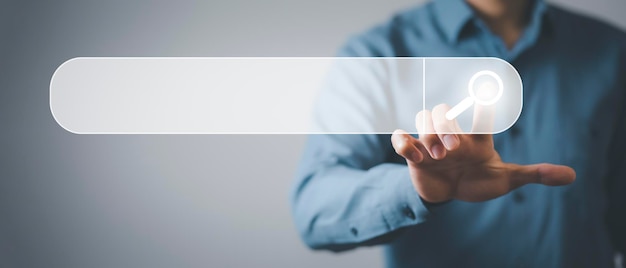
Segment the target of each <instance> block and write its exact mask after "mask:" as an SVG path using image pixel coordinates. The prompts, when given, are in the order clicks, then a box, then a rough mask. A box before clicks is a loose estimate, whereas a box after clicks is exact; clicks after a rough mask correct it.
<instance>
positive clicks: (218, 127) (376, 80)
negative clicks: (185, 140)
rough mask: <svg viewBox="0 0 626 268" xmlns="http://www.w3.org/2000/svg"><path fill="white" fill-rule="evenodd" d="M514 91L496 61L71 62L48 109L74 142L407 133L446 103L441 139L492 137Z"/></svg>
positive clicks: (510, 114)
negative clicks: (78, 138) (446, 124)
mask: <svg viewBox="0 0 626 268" xmlns="http://www.w3.org/2000/svg"><path fill="white" fill-rule="evenodd" d="M522 94H523V93H522V83H521V79H520V77H519V75H518V73H517V71H516V70H515V69H514V68H513V67H512V66H511V65H510V64H508V63H507V62H505V61H503V60H501V59H498V58H206V57H204V58H74V59H71V60H68V61H67V62H65V63H63V64H62V65H61V66H59V67H58V69H57V70H56V72H55V73H54V75H53V77H52V79H51V82H50V108H51V111H52V114H53V115H54V118H55V119H56V121H57V122H58V123H59V125H61V126H62V127H63V128H65V129H66V130H68V131H70V132H73V133H79V134H149V133H154V134H164V133H176V134H227V133H232V134H260V133H263V134H289V133H293V134H297V133H330V134H332V133H337V134H338V133H362V134H372V133H392V132H393V131H394V130H395V129H398V128H400V129H404V130H406V131H408V132H413V133H414V132H416V115H417V114H418V112H420V111H422V110H424V109H428V110H432V109H433V108H434V107H436V106H437V105H440V104H447V105H448V108H446V109H435V111H436V112H437V111H438V112H439V113H440V114H437V115H435V114H433V116H439V118H444V117H445V118H446V119H445V120H448V121H450V122H454V121H456V123H457V124H458V128H454V129H449V130H447V132H454V133H461V132H463V133H498V132H502V131H505V130H506V129H508V128H509V127H511V126H512V125H513V124H514V123H515V121H516V120H517V118H518V116H519V114H520V113H521V109H522ZM440 108H441V107H440ZM448 109H449V110H448ZM441 111H444V112H445V113H443V114H441ZM426 114H428V113H421V114H420V116H421V115H426ZM422 119H430V118H426V117H424V118H422ZM417 121H419V122H422V124H425V123H426V122H429V121H428V120H417ZM440 121H441V120H439V121H437V122H440ZM421 129H426V130H427V129H428V128H427V127H424V126H422V127H421Z"/></svg>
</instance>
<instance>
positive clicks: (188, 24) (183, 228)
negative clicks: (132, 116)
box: [0, 0, 626, 267]
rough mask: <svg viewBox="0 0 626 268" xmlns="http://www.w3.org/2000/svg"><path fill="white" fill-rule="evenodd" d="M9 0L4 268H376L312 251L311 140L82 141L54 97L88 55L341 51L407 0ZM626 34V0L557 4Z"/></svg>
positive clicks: (371, 254) (3, 20) (1, 23)
mask: <svg viewBox="0 0 626 268" xmlns="http://www.w3.org/2000/svg"><path fill="white" fill-rule="evenodd" d="M50 2H54V3H45V2H44V1H41V2H39V3H37V2H31V1H25V0H16V1H6V0H3V1H2V2H0V89H1V90H0V103H1V105H0V122H2V125H1V128H0V129H1V132H0V133H1V135H2V136H1V137H0V144H1V147H0V150H1V153H2V154H1V158H0V160H1V162H0V267H355V266H359V267H377V266H380V265H382V261H381V256H380V255H381V254H380V252H379V249H376V248H373V249H360V250H357V251H353V252H350V253H345V254H339V255H337V254H330V253H324V252H312V251H309V250H308V249H306V248H305V247H304V246H303V244H302V243H301V242H300V241H299V238H298V237H297V234H296V232H295V230H294V227H293V225H292V222H291V217H290V213H289V204H288V190H289V187H290V183H291V179H292V174H293V173H294V170H295V166H296V163H297V160H298V157H299V154H300V150H301V148H302V145H303V142H304V137H303V136H295V135H292V136H289V135H282V136H280V135H278V136H253V135H233V136H202V135H188V136H183V135H179V136H173V135H170V136H167V135H153V136H145V135H143V136H106V135H90V136H80V135H73V134H70V133H68V132H65V131H64V130H63V129H61V128H60V127H59V126H58V125H56V123H55V122H54V121H53V119H52V116H51V114H50V111H49V107H48V83H49V79H50V77H51V75H52V73H53V71H54V70H55V69H56V67H57V66H58V65H59V64H61V63H62V62H63V61H65V60H67V59H69V58H72V57H76V56H331V55H333V54H334V52H335V50H336V48H337V47H338V46H339V45H340V44H341V43H342V42H343V41H344V40H345V39H346V38H347V37H348V36H349V35H350V34H353V33H357V32H359V31H361V30H363V29H366V28H368V27H369V26H371V25H372V24H374V23H376V22H380V21H383V20H384V19H385V18H387V17H388V16H390V15H391V14H392V13H393V12H394V11H397V10H399V9H402V8H405V7H408V6H412V5H415V4H418V3H419V2H420V1H409V0H387V1H382V0H378V1H374V0H367V1H365V0H343V1H336V0H334V1H330V0H318V1H294V0H257V1H244V0H218V1H204V2H200V1H198V2H192V1H67V0H62V1H50ZM555 2H560V3H562V4H563V5H566V6H568V7H571V8H572V9H576V10H581V11H584V12H586V13H588V14H593V15H595V16H598V17H602V18H603V19H605V20H607V21H610V22H612V23H614V24H615V25H617V26H619V27H621V28H622V29H626V17H624V16H623V14H624V11H626V1H623V0H601V1H585V0H560V1H555Z"/></svg>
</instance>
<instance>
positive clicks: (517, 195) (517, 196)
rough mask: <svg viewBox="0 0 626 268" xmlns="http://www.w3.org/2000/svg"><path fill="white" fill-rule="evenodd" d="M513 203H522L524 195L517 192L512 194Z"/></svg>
mask: <svg viewBox="0 0 626 268" xmlns="http://www.w3.org/2000/svg"><path fill="white" fill-rule="evenodd" d="M513 201H515V203H522V202H524V194H522V193H520V192H519V191H518V192H515V193H513Z"/></svg>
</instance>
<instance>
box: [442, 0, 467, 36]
mask: <svg viewBox="0 0 626 268" xmlns="http://www.w3.org/2000/svg"><path fill="white" fill-rule="evenodd" d="M433 9H434V14H435V17H436V20H437V21H438V22H439V26H440V27H441V29H442V30H443V33H444V34H445V35H446V38H447V39H448V41H450V42H456V41H457V40H458V37H459V35H460V34H461V30H462V29H463V27H464V26H465V24H467V22H468V21H469V20H470V19H471V18H473V17H474V11H473V10H472V9H471V8H470V7H469V6H468V5H467V3H465V1H463V0H435V1H434V2H433Z"/></svg>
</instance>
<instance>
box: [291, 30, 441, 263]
mask: <svg viewBox="0 0 626 268" xmlns="http://www.w3.org/2000/svg"><path fill="white" fill-rule="evenodd" d="M368 51H371V49H369V48H368V47H367V46H365V45H364V43H363V42H359V41H358V40H352V42H351V43H349V45H348V46H346V47H344V49H343V50H342V51H341V52H340V56H353V57H354V56H376V55H373V54H372V53H369V52H368ZM372 63H373V64H372ZM376 63H378V62H377V61H375V60H374V61H341V60H340V61H339V62H338V63H335V64H334V65H333V66H332V67H331V72H330V75H329V79H327V83H325V86H324V87H323V89H322V92H321V94H320V97H319V98H318V100H317V101H316V108H315V112H314V120H313V121H314V123H313V125H314V130H315V131H316V132H321V133H324V132H327V131H331V132H353V130H359V131H363V132H370V133H376V132H379V131H378V130H380V129H389V127H390V125H389V124H394V122H393V120H394V117H393V115H392V114H393V113H392V111H393V103H390V102H392V99H393V98H390V94H391V93H390V88H389V87H388V86H387V84H386V83H387V81H386V80H388V79H386V73H385V71H386V68H384V66H381V65H379V64H376ZM390 137H391V136H390V135H383V134H313V135H309V136H308V139H307V142H306V146H305V149H304V153H303V156H302V159H301V162H300V166H299V168H298V171H297V175H296V182H295V186H294V189H293V190H292V195H291V202H292V210H293V211H292V214H293V217H294V220H295V223H296V226H297V229H298V231H299V233H300V235H301V237H302V239H303V240H304V242H305V243H306V244H307V245H308V246H309V247H311V248H314V249H329V250H333V251H341V250H347V249H351V248H354V247H358V246H363V245H373V244H380V243H386V242H389V241H391V240H392V239H393V238H394V237H395V236H396V235H398V234H399V233H401V230H402V229H403V227H407V226H411V225H415V224H419V223H421V222H423V221H425V220H426V219H427V218H428V217H429V215H431V212H430V211H429V209H428V208H427V207H426V204H425V203H424V202H423V201H422V200H421V198H420V197H419V194H418V193H417V192H416V190H415V189H414V187H413V185H412V183H411V180H410V177H409V172H408V169H407V166H406V164H405V163H404V161H403V159H402V158H400V157H399V156H397V155H396V154H395V152H394V150H393V147H392V145H391V140H390Z"/></svg>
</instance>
